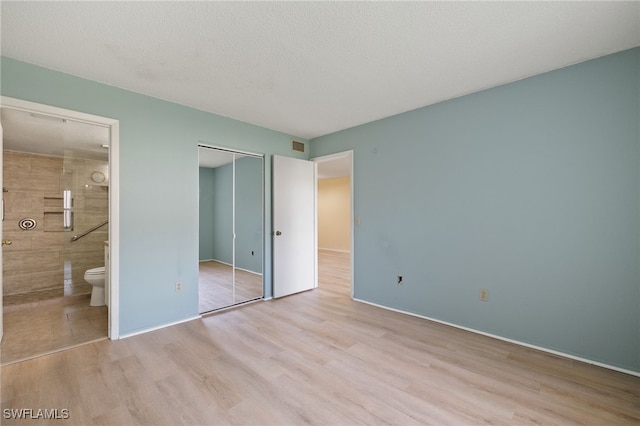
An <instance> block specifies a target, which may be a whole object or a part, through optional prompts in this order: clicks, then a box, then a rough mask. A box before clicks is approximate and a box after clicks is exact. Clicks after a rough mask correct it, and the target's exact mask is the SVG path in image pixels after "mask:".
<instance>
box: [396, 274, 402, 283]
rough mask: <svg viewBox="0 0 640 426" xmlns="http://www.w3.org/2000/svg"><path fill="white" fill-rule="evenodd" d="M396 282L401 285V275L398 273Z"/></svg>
mask: <svg viewBox="0 0 640 426" xmlns="http://www.w3.org/2000/svg"><path fill="white" fill-rule="evenodd" d="M396 284H398V285H402V275H398V282H397V283H396Z"/></svg>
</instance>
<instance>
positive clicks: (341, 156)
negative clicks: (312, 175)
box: [310, 149, 359, 299]
mask: <svg viewBox="0 0 640 426" xmlns="http://www.w3.org/2000/svg"><path fill="white" fill-rule="evenodd" d="M310 160H311V161H313V162H314V163H318V164H319V163H325V162H330V161H335V160H348V163H349V186H350V188H349V196H350V203H351V209H350V215H351V253H350V256H349V257H350V261H351V264H350V266H349V267H350V274H351V280H350V281H351V282H350V283H349V285H350V286H351V298H352V299H353V294H354V276H355V274H354V267H353V265H354V258H355V225H356V221H358V222H359V219H356V216H355V207H354V203H353V201H354V184H353V181H354V174H353V150H352V149H351V150H348V151H342V152H337V153H335V154H328V155H322V156H320V157H314V158H311V159H310ZM317 181H318V177H317V176H316V185H317ZM317 209H318V205H317V203H316V216H317V215H318V212H317ZM317 269H318V258H317V256H316V270H317Z"/></svg>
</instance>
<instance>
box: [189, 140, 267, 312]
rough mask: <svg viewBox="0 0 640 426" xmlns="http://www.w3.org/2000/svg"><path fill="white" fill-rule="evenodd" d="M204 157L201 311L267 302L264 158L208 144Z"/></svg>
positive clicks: (201, 163) (201, 153)
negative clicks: (264, 266)
mask: <svg viewBox="0 0 640 426" xmlns="http://www.w3.org/2000/svg"><path fill="white" fill-rule="evenodd" d="M198 157H199V244H198V246H199V267H198V270H199V285H198V290H199V312H200V313H201V314H205V313H209V312H214V311H218V310H220V309H225V308H229V307H231V306H237V305H239V304H243V303H247V302H250V301H254V300H259V299H262V297H263V294H264V284H263V283H264V280H263V263H264V262H263V259H264V255H263V249H264V239H263V233H264V232H263V229H264V156H262V155H260V154H252V153H247V152H240V151H235V150H229V149H224V148H218V147H213V146H207V145H199V146H198Z"/></svg>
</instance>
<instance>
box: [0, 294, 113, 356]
mask: <svg viewBox="0 0 640 426" xmlns="http://www.w3.org/2000/svg"><path fill="white" fill-rule="evenodd" d="M90 299H91V297H90V295H82V296H73V297H63V298H59V299H56V300H51V301H47V302H46V303H30V304H25V305H19V306H11V307H10V308H8V309H7V308H5V311H4V337H3V339H2V345H1V346H0V363H1V364H2V365H7V364H11V363H14V362H17V361H22V360H25V359H29V358H35V357H38V356H40V355H44V354H47V353H51V352H56V351H59V350H63V349H67V348H70V347H74V346H77V345H80V344H82V343H86V342H91V341H95V340H98V339H101V338H105V339H106V337H107V317H108V315H107V307H106V306H89V301H90Z"/></svg>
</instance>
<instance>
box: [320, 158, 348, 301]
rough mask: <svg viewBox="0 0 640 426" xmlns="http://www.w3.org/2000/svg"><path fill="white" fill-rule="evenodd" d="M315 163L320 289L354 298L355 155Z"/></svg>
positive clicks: (323, 159)
mask: <svg viewBox="0 0 640 426" xmlns="http://www.w3.org/2000/svg"><path fill="white" fill-rule="evenodd" d="M312 161H314V162H315V163H317V164H318V175H317V188H318V260H317V262H318V286H319V287H323V284H324V286H325V287H330V288H331V290H332V291H335V292H337V293H340V294H342V293H346V294H348V295H349V296H350V297H351V298H353V255H354V235H353V234H354V223H355V220H354V214H353V151H345V152H340V153H337V154H331V155H326V156H322V157H317V158H314V159H312Z"/></svg>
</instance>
